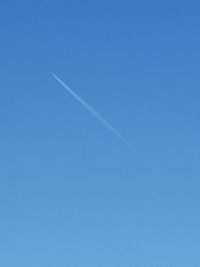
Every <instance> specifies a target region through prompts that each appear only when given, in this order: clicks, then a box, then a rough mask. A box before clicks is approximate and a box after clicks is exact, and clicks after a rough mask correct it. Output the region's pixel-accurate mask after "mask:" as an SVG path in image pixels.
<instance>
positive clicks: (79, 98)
mask: <svg viewBox="0 0 200 267" xmlns="http://www.w3.org/2000/svg"><path fill="white" fill-rule="evenodd" d="M52 75H53V77H54V78H55V79H56V80H57V81H58V82H59V83H60V84H61V85H62V86H63V87H64V88H65V89H67V91H68V92H69V93H70V94H71V95H72V96H73V97H74V98H75V99H76V100H77V101H78V102H79V103H80V104H82V105H83V106H84V107H85V108H86V109H87V110H88V111H89V112H90V113H91V114H92V115H93V116H94V117H96V118H97V119H98V120H99V121H100V122H101V123H102V124H104V126H105V127H106V128H107V129H108V130H110V131H111V132H112V133H113V134H114V135H115V136H116V137H117V138H118V139H119V140H120V141H121V142H123V143H124V144H125V145H126V146H127V147H129V148H130V149H131V150H132V151H134V152H135V153H136V154H137V155H138V156H140V158H142V159H143V161H144V162H145V163H146V164H147V165H149V166H150V167H151V168H152V169H153V170H155V167H154V166H153V165H152V163H150V162H149V160H147V159H146V157H145V156H144V155H143V154H142V153H141V152H139V151H138V150H137V149H136V148H135V146H133V145H132V144H131V143H130V142H129V141H128V140H127V139H126V138H125V137H124V136H123V135H122V134H121V133H120V132H119V131H118V130H117V129H116V128H115V127H113V126H112V125H111V124H110V123H109V122H107V120H105V119H104V118H103V117H102V116H101V115H100V114H99V113H98V112H97V111H96V110H95V109H94V108H93V107H91V106H90V105H89V104H88V103H87V102H86V101H85V100H83V99H82V98H81V97H80V96H79V95H77V94H76V93H75V92H74V91H73V90H72V89H71V88H70V87H69V86H67V85H66V84H65V83H64V82H63V81H62V80H61V79H60V78H58V76H56V75H55V74H54V73H52Z"/></svg>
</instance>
